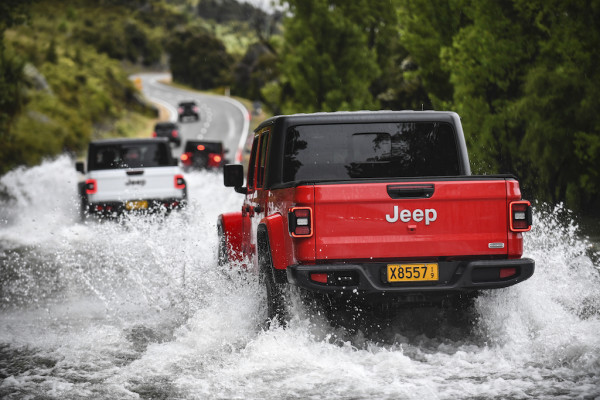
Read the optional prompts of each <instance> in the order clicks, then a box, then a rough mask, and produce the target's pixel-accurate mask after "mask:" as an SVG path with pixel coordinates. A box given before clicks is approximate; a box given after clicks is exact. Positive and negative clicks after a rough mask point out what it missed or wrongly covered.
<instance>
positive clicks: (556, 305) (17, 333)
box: [0, 157, 600, 399]
mask: <svg viewBox="0 0 600 400" xmlns="http://www.w3.org/2000/svg"><path fill="white" fill-rule="evenodd" d="M186 178H187V181H188V185H189V197H190V201H191V204H190V207H189V208H188V209H187V210H185V211H183V212H181V213H175V214H172V215H170V216H169V217H168V218H165V219H160V218H135V217H132V218H130V219H129V220H127V221H124V222H122V223H112V222H111V223H94V222H88V223H85V224H82V223H80V222H79V221H78V216H77V210H78V201H77V198H76V181H77V176H76V172H75V169H74V167H73V164H72V160H70V159H69V158H68V157H60V158H58V159H57V160H54V161H48V162H45V163H44V164H43V165H41V166H39V167H34V168H30V169H21V170H16V171H13V172H11V173H9V174H7V175H5V176H3V177H2V178H0V398H3V399H24V398H32V399H82V398H94V399H140V398H141V399H424V398H428V399H456V398H461V399H489V398H498V399H500V398H502V399H531V398H534V399H540V398H541V399H544V398H553V399H573V398H580V399H593V398H596V397H598V396H600V335H599V334H598V332H600V271H599V266H598V257H597V256H594V255H593V254H591V251H590V248H591V245H590V244H589V243H588V242H586V241H585V240H583V239H581V238H579V235H578V234H577V232H578V231H577V228H576V227H575V226H574V225H573V224H572V223H570V222H569V220H568V219H567V220H566V221H565V220H564V218H560V217H559V216H560V214H561V213H562V211H561V209H560V208H553V209H550V210H548V211H546V212H543V211H541V210H539V209H538V210H537V211H536V213H535V219H534V229H533V230H532V231H531V232H530V233H528V234H526V235H525V256H527V257H531V258H533V259H535V260H536V272H535V274H534V276H533V277H532V278H531V279H530V280H528V281H526V282H523V283H521V284H519V285H517V286H514V287H511V288H507V289H502V290H496V291H493V292H490V293H489V294H487V295H485V296H482V297H480V298H479V299H477V302H476V313H477V315H475V316H474V318H473V319H472V320H471V321H462V322H461V321H455V320H453V319H452V318H448V317H447V316H446V315H445V314H443V313H440V312H439V311H436V310H430V309H422V310H417V311H414V312H413V311H410V310H407V311H405V312H403V313H400V314H399V315H398V316H396V317H395V318H394V319H392V320H391V321H387V323H385V324H383V323H382V324H380V325H379V326H377V324H375V325H376V326H375V328H373V329H369V330H362V329H358V330H352V331H350V330H347V329H344V328H343V327H334V326H331V325H330V324H329V323H328V322H327V321H326V320H324V319H323V318H321V317H320V316H315V315H311V314H309V313H308V312H307V310H306V309H305V308H304V307H303V306H301V305H300V304H297V303H295V305H294V307H293V310H292V313H291V315H292V319H291V321H290V325H289V327H287V328H286V329H283V328H282V327H279V326H271V327H269V328H266V327H265V326H264V325H263V324H262V321H263V318H264V313H263V307H262V305H261V302H263V301H264V299H262V298H261V296H260V293H261V291H260V290H259V287H258V282H257V281H256V280H255V279H254V278H253V277H252V276H249V275H247V274H240V273H238V271H237V270H236V269H235V268H232V269H226V270H222V269H219V268H218V267H217V262H216V246H217V235H216V220H217V216H218V214H220V213H222V212H225V211H233V210H236V209H238V208H239V207H240V205H241V195H239V194H236V193H235V192H234V191H233V190H231V189H227V188H225V187H223V185H222V176H220V175H218V174H214V173H200V172H197V173H191V174H188V175H187V176H186Z"/></svg>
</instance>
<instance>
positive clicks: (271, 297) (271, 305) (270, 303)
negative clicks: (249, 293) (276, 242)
mask: <svg viewBox="0 0 600 400" xmlns="http://www.w3.org/2000/svg"><path fill="white" fill-rule="evenodd" d="M258 267H259V275H258V276H259V283H260V285H261V286H264V288H265V289H266V297H267V319H268V320H269V321H275V320H277V321H278V322H279V324H280V325H282V326H285V325H286V323H287V317H288V315H287V310H286V306H285V296H284V288H285V285H284V284H278V283H276V282H275V279H274V278H273V260H272V258H271V249H270V248H269V242H268V239H266V238H265V237H264V235H263V237H261V238H259V240H258Z"/></svg>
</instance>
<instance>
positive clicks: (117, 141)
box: [90, 137, 169, 146]
mask: <svg viewBox="0 0 600 400" xmlns="http://www.w3.org/2000/svg"><path fill="white" fill-rule="evenodd" d="M157 142H165V143H167V144H168V143H169V139H168V138H164V137H157V138H114V139H100V140H94V141H92V142H90V146H96V145H106V144H108V145H110V144H121V145H122V144H138V143H139V144H144V143H157Z"/></svg>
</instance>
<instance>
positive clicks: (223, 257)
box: [217, 223, 229, 267]
mask: <svg viewBox="0 0 600 400" xmlns="http://www.w3.org/2000/svg"><path fill="white" fill-rule="evenodd" d="M217 231H218V234H219V248H218V250H217V251H218V253H217V262H218V265H219V266H220V267H222V266H224V265H225V264H227V263H228V262H229V255H228V254H227V238H226V237H225V232H224V230H223V225H221V223H219V224H218V225H217Z"/></svg>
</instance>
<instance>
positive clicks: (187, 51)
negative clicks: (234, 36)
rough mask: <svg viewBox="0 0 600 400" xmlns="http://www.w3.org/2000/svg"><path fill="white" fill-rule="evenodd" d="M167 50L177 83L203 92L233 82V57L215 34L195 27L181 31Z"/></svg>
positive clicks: (175, 35)
mask: <svg viewBox="0 0 600 400" xmlns="http://www.w3.org/2000/svg"><path fill="white" fill-rule="evenodd" d="M167 49H168V52H169V54H170V56H171V62H170V63H171V73H172V75H173V79H174V80H176V81H178V82H181V83H185V84H188V85H191V86H193V87H195V88H197V89H203V90H206V89H212V88H216V87H218V86H223V85H229V84H230V83H231V69H232V66H233V57H232V56H231V55H229V54H228V53H227V50H226V49H225V45H223V43H222V42H221V41H220V40H219V39H217V38H216V37H215V36H213V35H212V34H210V33H208V32H206V31H204V30H201V29H199V28H195V27H185V28H182V29H178V30H176V31H175V33H174V35H173V37H172V38H171V41H170V43H169V45H168V47H167Z"/></svg>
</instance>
